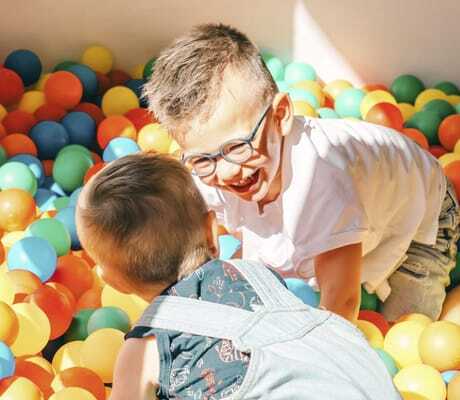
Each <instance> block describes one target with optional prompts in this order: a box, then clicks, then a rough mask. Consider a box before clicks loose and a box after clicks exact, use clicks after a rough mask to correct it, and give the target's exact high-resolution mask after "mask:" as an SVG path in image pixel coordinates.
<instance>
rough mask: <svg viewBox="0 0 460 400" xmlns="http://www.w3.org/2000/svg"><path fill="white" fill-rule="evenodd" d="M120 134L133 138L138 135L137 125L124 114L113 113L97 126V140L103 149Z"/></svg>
mask: <svg viewBox="0 0 460 400" xmlns="http://www.w3.org/2000/svg"><path fill="white" fill-rule="evenodd" d="M120 136H121V137H127V138H129V139H133V140H136V137H137V131H136V127H135V126H134V124H133V123H132V122H131V121H130V120H129V119H128V118H126V117H124V116H123V115H111V116H110V117H107V118H106V119H104V121H102V122H101V123H100V125H99V127H98V128H97V142H98V143H99V146H101V148H102V149H105V148H106V147H107V145H108V144H109V142H110V141H111V140H112V139H114V138H116V137H120Z"/></svg>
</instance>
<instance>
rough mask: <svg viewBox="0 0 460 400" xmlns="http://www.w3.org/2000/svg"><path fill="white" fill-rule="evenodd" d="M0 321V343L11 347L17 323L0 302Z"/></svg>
mask: <svg viewBox="0 0 460 400" xmlns="http://www.w3.org/2000/svg"><path fill="white" fill-rule="evenodd" d="M0 279H2V276H0ZM0 321H2V323H1V324H0V342H3V343H5V344H6V345H8V346H11V345H12V344H13V343H14V341H15V340H16V338H17V336H18V331H19V321H18V317H17V316H16V314H15V312H14V311H13V309H12V308H11V307H10V306H9V305H8V304H7V303H5V302H3V301H0ZM0 363H1V362H0ZM0 369H1V367H0Z"/></svg>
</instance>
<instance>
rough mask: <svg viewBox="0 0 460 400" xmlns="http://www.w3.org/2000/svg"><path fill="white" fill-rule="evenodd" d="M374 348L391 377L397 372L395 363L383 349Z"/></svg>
mask: <svg viewBox="0 0 460 400" xmlns="http://www.w3.org/2000/svg"><path fill="white" fill-rule="evenodd" d="M374 350H375V351H376V352H377V354H378V355H379V357H380V359H381V360H382V361H383V363H384V364H385V367H386V368H387V370H388V372H389V374H390V375H391V377H394V376H395V375H396V374H397V373H398V371H399V369H398V367H397V366H396V363H395V361H394V360H393V357H391V356H390V355H389V354H388V353H387V352H386V351H385V350H382V349H374Z"/></svg>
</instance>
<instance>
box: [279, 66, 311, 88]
mask: <svg viewBox="0 0 460 400" xmlns="http://www.w3.org/2000/svg"><path fill="white" fill-rule="evenodd" d="M284 80H285V81H286V82H287V83H294V82H298V81H315V80H316V71H315V69H314V68H313V67H312V66H311V65H310V64H305V63H302V62H291V63H290V64H288V65H286V68H285V69H284Z"/></svg>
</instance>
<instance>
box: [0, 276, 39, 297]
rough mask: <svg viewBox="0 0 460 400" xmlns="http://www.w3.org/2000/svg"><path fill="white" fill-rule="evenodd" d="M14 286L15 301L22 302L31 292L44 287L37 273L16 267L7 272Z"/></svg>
mask: <svg viewBox="0 0 460 400" xmlns="http://www.w3.org/2000/svg"><path fill="white" fill-rule="evenodd" d="M7 275H8V278H10V281H11V282H12V283H13V287H14V301H13V302H14V303H22V302H23V301H24V299H25V298H26V297H27V296H28V295H29V294H31V293H33V292H35V291H36V290H38V289H40V288H41V287H42V283H41V281H40V279H39V278H38V276H37V275H35V274H33V273H32V272H30V271H26V270H21V269H15V270H13V271H8V272H7Z"/></svg>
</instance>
